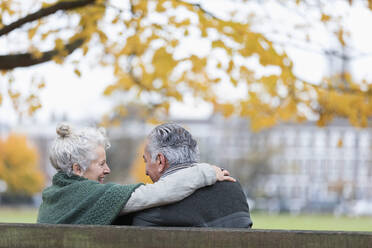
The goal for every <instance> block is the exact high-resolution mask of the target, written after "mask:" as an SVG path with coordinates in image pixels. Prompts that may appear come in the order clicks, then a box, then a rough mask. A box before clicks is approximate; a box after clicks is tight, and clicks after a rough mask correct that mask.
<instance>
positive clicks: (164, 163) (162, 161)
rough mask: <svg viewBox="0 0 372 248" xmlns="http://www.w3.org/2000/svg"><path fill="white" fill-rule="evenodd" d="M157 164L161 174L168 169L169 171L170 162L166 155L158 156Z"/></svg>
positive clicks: (160, 154)
mask: <svg viewBox="0 0 372 248" xmlns="http://www.w3.org/2000/svg"><path fill="white" fill-rule="evenodd" d="M157 162H158V165H159V167H158V170H159V172H164V171H165V170H166V169H168V167H169V166H168V160H167V158H166V157H165V156H164V154H162V153H159V154H158V158H157Z"/></svg>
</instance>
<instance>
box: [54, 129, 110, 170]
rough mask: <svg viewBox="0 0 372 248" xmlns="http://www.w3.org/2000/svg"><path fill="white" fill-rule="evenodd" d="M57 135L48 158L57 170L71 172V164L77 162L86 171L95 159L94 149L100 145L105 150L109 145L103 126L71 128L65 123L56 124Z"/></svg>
mask: <svg viewBox="0 0 372 248" xmlns="http://www.w3.org/2000/svg"><path fill="white" fill-rule="evenodd" d="M56 131H57V134H58V137H57V138H56V139H55V140H54V142H53V144H52V146H51V148H50V151H49V158H50V162H51V163H52V165H53V167H54V168H56V169H57V171H63V172H65V173H67V174H68V175H69V176H70V175H71V174H72V165H73V164H75V163H76V164H78V165H79V166H80V168H81V169H82V171H83V172H84V171H86V169H87V168H88V167H89V165H90V164H91V162H92V161H93V160H95V159H97V154H96V149H97V147H98V146H102V147H103V148H104V149H105V150H106V149H108V148H109V147H110V142H109V140H108V139H107V137H106V131H105V129H104V128H99V129H97V128H92V127H88V128H80V129H72V128H71V127H70V126H69V125H67V124H60V125H58V126H57V130H56Z"/></svg>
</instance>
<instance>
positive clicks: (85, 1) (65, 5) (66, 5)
mask: <svg viewBox="0 0 372 248" xmlns="http://www.w3.org/2000/svg"><path fill="white" fill-rule="evenodd" d="M94 2H95V0H76V1H66V2H58V3H56V4H54V5H52V6H49V7H46V8H42V9H40V10H38V11H36V12H34V13H32V14H29V15H27V16H25V17H23V18H21V19H18V20H17V21H15V22H13V23H10V24H8V25H6V26H4V27H3V28H1V29H0V36H2V35H4V34H7V33H9V32H11V31H13V30H14V29H17V28H19V27H21V26H22V25H24V24H26V23H29V22H32V21H35V20H38V19H40V18H42V17H45V16H48V15H51V14H54V13H55V12H57V11H58V10H69V9H75V8H79V7H83V6H86V5H89V4H93V3H94Z"/></svg>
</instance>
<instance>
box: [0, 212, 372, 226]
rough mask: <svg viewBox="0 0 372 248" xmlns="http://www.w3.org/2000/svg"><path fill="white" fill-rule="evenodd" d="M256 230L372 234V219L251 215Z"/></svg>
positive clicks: (18, 216) (17, 217)
mask: <svg viewBox="0 0 372 248" xmlns="http://www.w3.org/2000/svg"><path fill="white" fill-rule="evenodd" d="M251 216H252V220H253V228H254V229H282V230H329V231H369V232H372V217H355V218H351V217H346V216H340V217H336V216H333V215H319V214H317V215H297V216H295V215H288V214H281V215H269V214H267V213H261V212H253V213H251ZM36 218H37V209H29V208H14V209H12V208H0V223H1V222H3V223H35V222H36Z"/></svg>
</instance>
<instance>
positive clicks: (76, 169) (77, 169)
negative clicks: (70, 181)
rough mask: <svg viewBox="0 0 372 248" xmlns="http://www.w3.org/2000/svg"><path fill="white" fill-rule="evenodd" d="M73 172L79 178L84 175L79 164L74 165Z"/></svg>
mask: <svg viewBox="0 0 372 248" xmlns="http://www.w3.org/2000/svg"><path fill="white" fill-rule="evenodd" d="M72 172H73V173H74V174H75V175H78V176H82V175H83V172H82V171H81V167H80V165H79V164H77V163H74V164H73V165H72Z"/></svg>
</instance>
